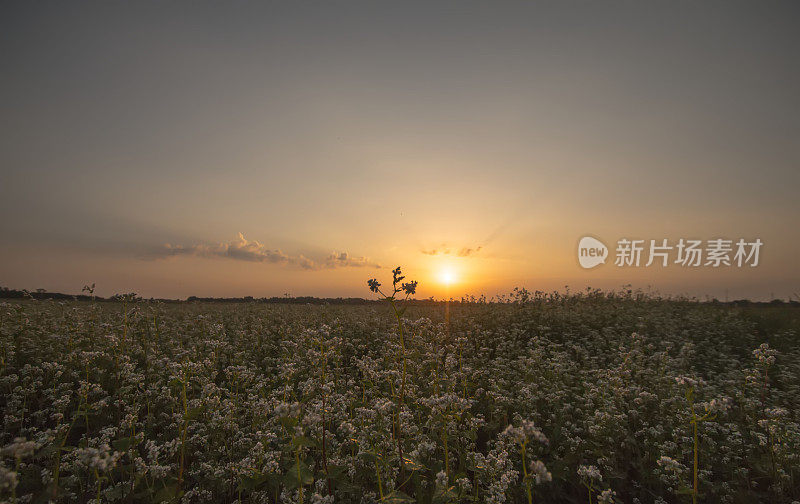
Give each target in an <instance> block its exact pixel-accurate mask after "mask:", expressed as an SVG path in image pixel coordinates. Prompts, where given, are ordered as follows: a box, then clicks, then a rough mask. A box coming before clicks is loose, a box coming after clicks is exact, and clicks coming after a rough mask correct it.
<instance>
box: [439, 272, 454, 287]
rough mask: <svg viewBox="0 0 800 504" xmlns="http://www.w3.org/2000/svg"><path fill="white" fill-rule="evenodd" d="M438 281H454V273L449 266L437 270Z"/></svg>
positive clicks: (451, 282)
mask: <svg viewBox="0 0 800 504" xmlns="http://www.w3.org/2000/svg"><path fill="white" fill-rule="evenodd" d="M439 281H440V282H441V283H443V284H445V285H450V284H453V283H455V281H456V274H455V272H454V271H453V270H452V269H451V268H442V269H441V270H440V271H439Z"/></svg>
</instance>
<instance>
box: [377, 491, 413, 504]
mask: <svg viewBox="0 0 800 504" xmlns="http://www.w3.org/2000/svg"><path fill="white" fill-rule="evenodd" d="M381 502H387V503H390V504H400V503H402V502H416V501H415V500H414V499H413V498H412V497H411V496H409V495H406V494H404V493H403V492H401V491H400V490H393V491H392V492H391V493H390V494H388V495H385V496H384V497H383V499H381Z"/></svg>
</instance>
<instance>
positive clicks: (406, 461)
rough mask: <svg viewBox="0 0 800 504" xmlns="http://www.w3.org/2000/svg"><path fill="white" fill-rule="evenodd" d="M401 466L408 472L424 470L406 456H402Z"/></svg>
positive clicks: (418, 463) (419, 464)
mask: <svg viewBox="0 0 800 504" xmlns="http://www.w3.org/2000/svg"><path fill="white" fill-rule="evenodd" d="M403 465H404V466H405V467H406V469H408V470H409V471H422V470H424V469H425V466H423V465H422V464H421V463H420V462H418V461H417V460H415V459H413V458H411V457H409V456H408V455H403Z"/></svg>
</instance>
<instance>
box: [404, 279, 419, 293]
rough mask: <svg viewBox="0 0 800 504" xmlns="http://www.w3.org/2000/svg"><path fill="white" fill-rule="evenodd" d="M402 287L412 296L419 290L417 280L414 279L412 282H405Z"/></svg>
mask: <svg viewBox="0 0 800 504" xmlns="http://www.w3.org/2000/svg"><path fill="white" fill-rule="evenodd" d="M402 287H403V291H404V292H405V293H406V294H408V295H409V296H410V295H412V294H415V293H416V291H417V281H416V280H413V281H411V282H408V283H404V284H403V285H402Z"/></svg>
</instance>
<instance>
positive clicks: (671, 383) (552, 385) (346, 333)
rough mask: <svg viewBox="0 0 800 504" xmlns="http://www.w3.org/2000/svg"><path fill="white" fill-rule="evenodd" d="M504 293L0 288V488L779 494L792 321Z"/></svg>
mask: <svg viewBox="0 0 800 504" xmlns="http://www.w3.org/2000/svg"><path fill="white" fill-rule="evenodd" d="M376 288H377V287H376ZM508 301H509V302H505V303H480V302H478V303H454V304H453V305H452V306H450V307H449V320H446V319H445V316H444V306H443V305H441V304H438V305H434V304H429V305H422V304H413V305H411V306H409V307H408V308H407V309H405V308H403V310H400V311H399V312H397V315H398V318H395V312H393V311H392V309H391V306H390V305H389V304H388V303H372V304H365V305H355V306H334V305H288V304H287V305H278V304H263V303H257V302H252V303H237V304H222V303H174V304H163V303H151V302H145V301H133V300H123V301H121V302H96V303H92V302H77V301H66V302H55V301H42V300H40V301H33V300H25V301H13V302H12V301H8V302H5V303H0V366H1V367H0V405H1V406H2V412H3V415H2V422H3V432H2V439H0V447H2V459H1V461H2V465H0V500H6V501H9V502H91V501H94V502H265V503H272V502H284V503H285V502H305V503H322V502H326V503H327V502H342V503H350V502H354V503H361V502H363V503H371V502H379V501H381V502H387V503H400V502H420V503H444V502H463V503H467V502H510V503H528V502H566V503H572V502H575V503H579V502H586V503H589V502H591V503H595V502H597V503H599V502H641V503H651V502H692V501H696V502H759V501H760V502H775V503H791V502H793V501H796V500H800V408H799V407H798V406H800V343H798V340H797V335H796V333H795V332H794V331H795V328H796V327H797V325H796V320H795V319H796V318H797V315H794V314H793V313H789V314H788V315H787V314H785V313H783V314H782V316H783V319H781V320H782V322H781V323H775V324H768V323H765V320H766V319H765V316H764V317H762V316H761V315H759V314H758V313H756V314H754V313H753V310H751V311H745V310H742V309H739V308H735V307H732V306H726V305H721V304H719V305H715V304H710V303H697V302H689V301H668V300H660V299H654V298H650V297H647V296H643V295H638V294H636V293H633V294H631V293H622V294H611V293H603V292H597V291H587V292H585V293H582V294H577V295H569V296H562V295H557V294H552V295H545V294H536V295H531V294H529V293H527V292H524V291H523V292H519V291H518V292H517V294H516V296H515V297H512V298H510V299H509V300H508ZM754 310H755V311H758V310H772V308H766V307H765V308H757V309H754ZM781 310H784V311H788V312H793V311H797V310H798V309H797V308H791V307H785V308H782V309H781ZM792 317H794V319H792ZM398 321H399V323H398Z"/></svg>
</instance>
